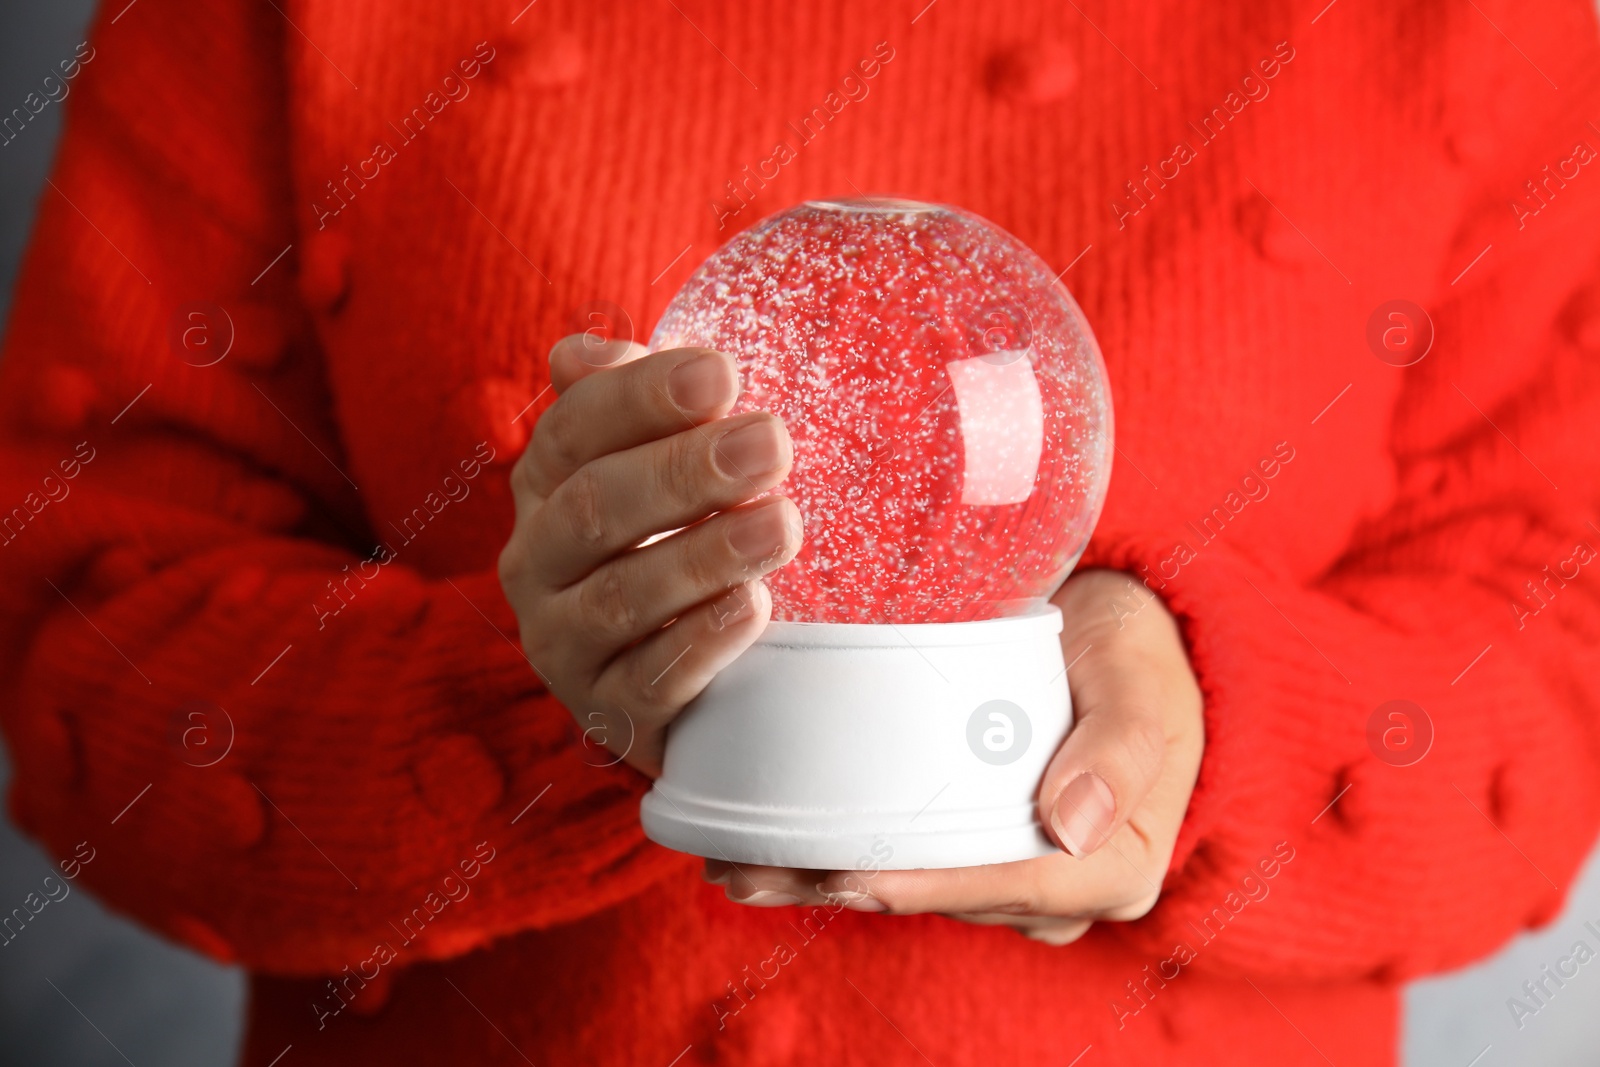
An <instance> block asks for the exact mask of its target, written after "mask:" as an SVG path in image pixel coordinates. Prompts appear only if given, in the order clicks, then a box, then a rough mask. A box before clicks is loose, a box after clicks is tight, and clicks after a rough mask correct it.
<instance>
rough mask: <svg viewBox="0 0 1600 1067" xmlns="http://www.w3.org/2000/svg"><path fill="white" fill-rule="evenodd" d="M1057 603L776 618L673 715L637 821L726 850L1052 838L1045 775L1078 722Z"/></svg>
mask: <svg viewBox="0 0 1600 1067" xmlns="http://www.w3.org/2000/svg"><path fill="white" fill-rule="evenodd" d="M1060 633H1061V612H1060V611H1059V610H1058V609H1056V608H1055V607H1053V606H1048V605H1046V606H1042V607H1041V608H1039V609H1038V610H1037V611H1035V612H1033V613H1031V614H1028V615H1022V616H1017V617H1012V618H1003V619H993V620H986V621H982V622H958V623H919V624H915V625H893V624H881V625H860V624H849V623H801V622H775V623H771V624H769V625H768V627H767V629H766V632H765V633H763V634H762V636H761V638H760V640H758V641H757V642H756V643H755V644H754V645H752V646H751V647H750V648H749V649H748V650H746V651H745V653H744V654H743V655H742V656H740V657H739V658H738V659H737V660H736V661H735V662H734V663H733V664H731V665H730V666H728V667H727V668H725V669H724V670H723V671H722V672H721V673H720V674H718V675H717V677H716V678H715V679H714V680H713V681H712V683H711V684H710V685H709V686H707V687H706V690H705V692H703V693H702V694H701V695H700V696H699V698H698V699H696V700H695V701H694V702H693V703H692V704H690V705H689V707H688V708H686V709H685V710H684V712H683V713H682V714H681V715H680V716H679V717H678V719H677V720H676V721H675V722H674V723H673V725H672V727H671V729H670V732H669V733H668V736H667V750H666V761H665V766H664V770H663V773H662V776H661V778H660V779H659V780H657V782H656V783H655V787H654V788H653V789H652V790H651V791H650V792H649V793H648V794H647V795H646V796H645V798H644V801H643V803H642V804H641V805H640V818H641V820H642V822H643V824H644V831H645V834H646V835H647V836H648V837H649V838H650V839H651V840H652V841H655V842H657V843H659V844H662V845H665V846H666V847H668V848H671V849H676V850H677V851H679V852H688V853H692V854H693V855H697V856H709V857H712V858H715V859H723V860H730V861H732V862H735V863H751V864H763V865H771V866H780V867H806V868H819V869H830V870H841V869H860V868H871V869H883V870H907V869H913V868H932V867H967V866H974V865H977V864H984V863H1005V862H1009V861H1012V860H1022V859H1031V858H1033V857H1036V856H1044V855H1048V854H1050V853H1052V852H1055V851H1057V849H1056V847H1055V846H1054V845H1052V844H1051V843H1050V842H1049V840H1048V839H1046V837H1045V836H1044V834H1043V832H1042V831H1041V830H1040V828H1039V824H1038V820H1037V817H1036V816H1037V800H1038V789H1039V781H1040V778H1041V777H1042V776H1043V774H1044V770H1045V767H1046V766H1047V765H1048V764H1049V762H1050V758H1051V757H1052V756H1053V755H1054V754H1055V751H1056V749H1057V748H1058V747H1059V746H1060V744H1061V739H1062V738H1063V737H1065V736H1066V732H1067V729H1068V728H1069V727H1070V726H1071V722H1072V710H1071V702H1070V698H1069V697H1068V694H1067V676H1066V664H1065V662H1064V660H1063V658H1062V655H1061V644H1060V639H1059V636H1058V635H1059V634H1060Z"/></svg>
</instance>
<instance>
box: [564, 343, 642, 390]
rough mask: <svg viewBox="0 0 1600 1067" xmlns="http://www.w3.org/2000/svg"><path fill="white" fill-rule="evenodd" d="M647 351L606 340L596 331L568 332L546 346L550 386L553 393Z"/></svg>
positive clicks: (635, 344)
mask: <svg viewBox="0 0 1600 1067" xmlns="http://www.w3.org/2000/svg"><path fill="white" fill-rule="evenodd" d="M648 351H649V350H648V349H647V348H645V346H644V345H642V344H639V343H638V342H637V341H624V340H621V339H620V338H619V339H612V340H607V339H606V338H605V337H603V336H601V335H600V334H599V333H598V332H593V331H591V332H587V333H571V334H568V335H567V336H565V337H563V338H562V339H561V340H559V341H557V342H556V343H555V344H554V345H552V346H551V347H550V386H551V388H553V389H555V391H556V393H557V394H561V393H564V392H566V391H567V390H568V389H570V388H571V387H572V385H573V383H574V382H577V381H578V380H580V379H582V378H587V377H588V376H589V375H591V374H594V373H596V372H597V371H602V370H605V369H606V368H607V367H617V366H621V365H622V364H624V363H628V362H631V361H632V360H635V359H638V358H639V357H640V356H643V355H645V354H646V353H647V352H648Z"/></svg>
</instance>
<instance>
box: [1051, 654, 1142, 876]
mask: <svg viewBox="0 0 1600 1067" xmlns="http://www.w3.org/2000/svg"><path fill="white" fill-rule="evenodd" d="M1095 652H1100V653H1101V655H1099V656H1098V657H1096V656H1095V655H1094V653H1095ZM1154 673H1155V672H1154V671H1152V670H1151V669H1150V665H1149V664H1148V663H1141V662H1139V661H1138V660H1137V659H1136V658H1134V657H1126V656H1122V655H1119V653H1118V651H1117V650H1116V649H1115V648H1105V649H1104V650H1102V649H1091V650H1090V651H1089V653H1087V654H1085V656H1084V657H1083V662H1082V663H1081V664H1079V665H1078V666H1077V667H1076V668H1075V669H1074V671H1073V672H1072V675H1074V676H1075V677H1070V678H1069V682H1070V687H1071V691H1072V699H1073V705H1074V711H1075V713H1076V716H1077V722H1076V724H1075V725H1074V726H1073V728H1072V732H1071V733H1069V734H1068V735H1067V739H1066V741H1065V742H1064V743H1063V744H1062V746H1061V748H1060V749H1059V750H1058V751H1057V752H1056V755H1055V758H1054V759H1053V760H1051V762H1050V766H1049V768H1048V769H1047V770H1046V771H1045V775H1044V780H1043V782H1042V783H1041V784H1040V787H1039V821H1040V822H1041V823H1042V824H1043V825H1045V826H1047V827H1049V834H1050V836H1051V837H1053V838H1054V839H1055V841H1056V843H1057V844H1058V845H1060V846H1061V847H1062V848H1064V849H1066V850H1067V851H1068V852H1070V853H1072V855H1074V856H1076V857H1077V858H1079V859H1082V858H1084V857H1085V856H1088V855H1089V854H1090V853H1092V852H1094V851H1095V850H1096V849H1098V848H1099V847H1100V846H1101V845H1103V844H1105V842H1106V841H1108V840H1109V839H1110V838H1111V837H1112V836H1114V835H1115V834H1116V832H1117V831H1118V830H1120V829H1121V828H1122V826H1123V825H1124V824H1125V823H1126V822H1127V821H1128V817H1129V816H1130V815H1132V814H1133V812H1134V811H1136V810H1137V809H1138V807H1139V805H1140V804H1141V803H1142V802H1143V801H1144V798H1145V795H1146V794H1147V793H1149V792H1150V789H1151V787H1152V786H1154V785H1155V783H1156V780H1157V779H1158V778H1159V777H1160V774H1161V768H1162V762H1163V759H1164V757H1165V754H1166V732H1165V729H1164V728H1163V723H1162V716H1161V712H1160V707H1161V703H1160V702H1161V700H1162V698H1163V696H1164V694H1162V692H1161V691H1160V686H1159V683H1157V682H1156V681H1155V680H1154V679H1153V678H1152V675H1153V674H1154Z"/></svg>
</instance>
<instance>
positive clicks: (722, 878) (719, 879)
mask: <svg viewBox="0 0 1600 1067" xmlns="http://www.w3.org/2000/svg"><path fill="white" fill-rule="evenodd" d="M700 877H701V878H704V879H705V880H706V881H707V882H710V883H711V884H712V885H722V886H725V885H727V884H728V883H729V882H731V881H733V871H731V870H727V871H723V872H722V873H721V874H719V875H717V876H716V877H715V878H713V877H711V874H710V872H708V871H701V872H700Z"/></svg>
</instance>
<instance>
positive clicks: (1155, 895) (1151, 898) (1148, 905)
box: [1105, 892, 1161, 923]
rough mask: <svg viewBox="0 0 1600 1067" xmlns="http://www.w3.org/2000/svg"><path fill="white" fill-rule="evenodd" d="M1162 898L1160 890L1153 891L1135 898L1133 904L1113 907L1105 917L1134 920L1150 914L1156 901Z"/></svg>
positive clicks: (1112, 919)
mask: <svg viewBox="0 0 1600 1067" xmlns="http://www.w3.org/2000/svg"><path fill="white" fill-rule="evenodd" d="M1160 899H1161V894H1160V893H1159V892H1151V893H1147V894H1146V895H1144V896H1142V897H1140V898H1139V899H1138V900H1135V901H1134V902H1133V903H1131V904H1124V905H1122V906H1121V907H1116V908H1112V909H1110V910H1109V911H1107V912H1106V913H1105V917H1106V918H1107V919H1109V920H1111V921H1112V922H1119V923H1120V922H1133V921H1134V920H1135V919H1142V918H1144V917H1145V916H1146V915H1149V914H1150V912H1151V910H1153V909H1154V908H1155V906H1156V901H1158V900H1160Z"/></svg>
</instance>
